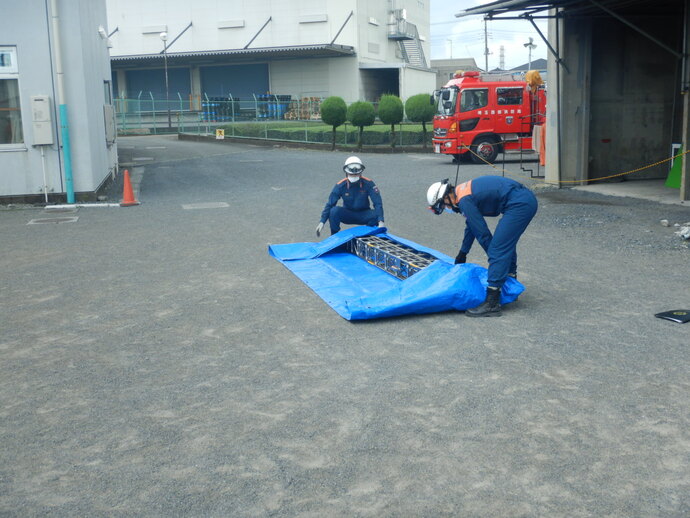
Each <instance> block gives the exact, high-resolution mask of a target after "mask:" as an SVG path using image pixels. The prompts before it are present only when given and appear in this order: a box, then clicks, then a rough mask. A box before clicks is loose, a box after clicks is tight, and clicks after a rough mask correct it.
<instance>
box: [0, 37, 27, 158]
mask: <svg viewBox="0 0 690 518" xmlns="http://www.w3.org/2000/svg"><path fill="white" fill-rule="evenodd" d="M23 142H24V134H23V132H22V112H21V107H20V104H19V80H18V79H17V50H16V48H15V47H0V145H2V144H21V143H23Z"/></svg>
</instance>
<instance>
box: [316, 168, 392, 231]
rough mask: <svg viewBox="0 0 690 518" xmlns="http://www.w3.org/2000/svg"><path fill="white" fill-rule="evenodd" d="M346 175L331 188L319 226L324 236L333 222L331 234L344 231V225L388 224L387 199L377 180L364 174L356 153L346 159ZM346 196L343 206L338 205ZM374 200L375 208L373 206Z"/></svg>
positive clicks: (372, 225) (344, 169)
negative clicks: (384, 216)
mask: <svg viewBox="0 0 690 518" xmlns="http://www.w3.org/2000/svg"><path fill="white" fill-rule="evenodd" d="M343 171H344V172H345V178H343V179H342V180H340V181H339V182H338V183H337V184H335V187H333V190H332V191H331V194H330V196H329V197H328V201H327V202H326V206H325V207H324V208H323V212H322V213H321V220H320V221H319V224H318V225H317V226H316V235H317V236H320V235H321V230H323V226H324V225H325V223H326V220H328V221H329V222H330V225H331V234H335V233H336V232H340V224H341V223H347V224H349V225H368V226H370V227H375V226H377V225H378V226H379V227H382V226H384V223H383V201H382V200H381V193H380V192H379V189H378V187H376V184H375V183H374V181H373V180H370V179H369V178H366V177H364V176H362V172H363V171H364V164H362V161H361V160H360V159H359V158H357V157H356V156H351V157H350V158H348V159H347V160H345V165H344V166H343ZM341 198H342V200H343V206H342V207H340V206H338V200H340V199H341ZM369 200H371V203H373V205H374V208H373V209H372V208H371V204H370V203H369Z"/></svg>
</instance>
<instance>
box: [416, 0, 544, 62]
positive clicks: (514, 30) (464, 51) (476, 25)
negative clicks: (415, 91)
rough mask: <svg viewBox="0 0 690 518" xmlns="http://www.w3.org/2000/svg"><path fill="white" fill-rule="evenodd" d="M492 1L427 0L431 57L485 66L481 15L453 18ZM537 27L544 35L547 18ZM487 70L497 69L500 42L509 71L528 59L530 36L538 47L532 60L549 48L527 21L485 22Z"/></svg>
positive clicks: (541, 55) (533, 53)
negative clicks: (461, 59)
mask: <svg viewBox="0 0 690 518" xmlns="http://www.w3.org/2000/svg"><path fill="white" fill-rule="evenodd" d="M492 1H494V0H430V2H431V7H430V9H431V35H430V43H431V59H448V58H450V57H451V49H452V57H453V58H474V59H475V61H476V62H477V66H479V68H482V69H483V68H484V67H485V56H484V17H483V15H475V16H467V17H464V18H456V17H455V13H458V12H460V11H463V10H465V9H469V8H471V7H474V6H477V5H483V4H488V3H490V2H492ZM537 24H538V25H539V29H540V30H541V31H542V33H543V34H544V36H546V35H547V27H546V21H545V20H544V21H538V22H537ZM486 26H487V33H488V47H489V52H490V54H489V70H493V69H494V68H499V66H500V53H501V51H500V49H501V45H503V56H504V62H505V63H504V64H505V66H504V69H505V70H509V69H511V68H515V67H517V66H520V65H523V64H525V63H527V62H528V61H529V54H528V49H527V48H525V46H524V44H525V43H527V42H528V41H529V38H530V36H531V37H532V39H533V42H534V44H535V45H536V46H537V47H536V48H535V49H533V50H532V61H534V60H535V59H538V58H546V54H547V52H548V49H547V48H546V45H545V44H544V42H543V41H542V40H541V37H540V36H539V34H538V33H537V31H535V30H534V27H533V26H532V24H531V23H530V22H528V21H527V20H509V21H488V22H487V25H486Z"/></svg>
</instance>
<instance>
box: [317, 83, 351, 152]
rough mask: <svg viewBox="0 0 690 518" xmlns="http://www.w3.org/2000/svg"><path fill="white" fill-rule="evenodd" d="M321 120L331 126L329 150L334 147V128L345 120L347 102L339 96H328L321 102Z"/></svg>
mask: <svg viewBox="0 0 690 518" xmlns="http://www.w3.org/2000/svg"><path fill="white" fill-rule="evenodd" d="M321 120H322V121H323V122H325V123H326V124H328V125H329V126H332V127H333V140H332V142H331V151H333V150H334V149H335V130H336V128H337V127H338V126H340V125H341V124H344V123H345V121H346V120H347V104H345V101H343V99H342V98H341V97H338V96H335V95H334V96H332V97H328V98H327V99H325V100H324V101H323V102H322V103H321Z"/></svg>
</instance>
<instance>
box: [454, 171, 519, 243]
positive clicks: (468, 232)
mask: <svg viewBox="0 0 690 518" xmlns="http://www.w3.org/2000/svg"><path fill="white" fill-rule="evenodd" d="M470 182H471V184H470ZM470 182H467V184H469V185H467V184H461V185H459V186H458V187H457V188H456V192H458V193H462V192H465V193H466V192H468V188H469V190H471V193H470V194H465V195H464V196H462V197H461V198H460V199H459V200H458V207H459V208H460V212H462V214H463V216H465V217H466V218H467V224H466V225H465V236H464V238H463V240H462V245H461V246H460V251H462V252H464V253H468V252H469V251H470V248H472V243H474V239H475V238H476V239H477V241H479V244H480V245H481V246H482V248H483V249H484V251H486V252H487V253H488V250H489V245H490V244H491V237H492V236H491V231H490V230H489V227H488V226H487V224H486V221H485V220H484V216H490V217H495V216H498V215H500V214H503V213H504V212H505V211H506V206H507V205H508V203H509V202H510V199H511V195H512V193H513V191H517V190H521V189H525V188H526V187H525V186H524V185H522V184H521V183H520V182H516V181H515V180H511V179H510V178H504V177H502V176H480V177H479V178H475V179H473V180H470ZM461 195H462V194H461Z"/></svg>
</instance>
